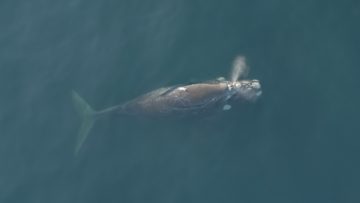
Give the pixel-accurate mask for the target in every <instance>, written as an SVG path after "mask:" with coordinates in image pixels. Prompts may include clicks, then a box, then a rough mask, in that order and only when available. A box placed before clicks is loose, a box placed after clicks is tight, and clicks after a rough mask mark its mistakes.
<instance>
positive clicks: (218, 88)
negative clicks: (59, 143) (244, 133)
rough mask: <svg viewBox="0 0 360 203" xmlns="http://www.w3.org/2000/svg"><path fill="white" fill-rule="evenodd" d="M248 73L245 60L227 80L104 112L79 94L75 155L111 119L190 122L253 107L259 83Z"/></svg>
mask: <svg viewBox="0 0 360 203" xmlns="http://www.w3.org/2000/svg"><path fill="white" fill-rule="evenodd" d="M248 72H249V67H248V66H247V65H246V59H245V57H244V56H237V57H236V58H235V59H234V62H233V67H232V71H231V73H230V76H229V78H228V79H225V78H224V77H219V78H217V79H216V80H211V81H204V82H199V83H193V84H186V85H181V84H180V85H173V86H169V87H162V88H158V89H155V90H153V91H150V92H148V93H145V94H143V95H140V96H138V97H136V98H134V99H131V100H129V101H126V102H123V103H121V104H119V105H115V106H112V107H109V108H105V109H103V110H99V111H96V110H94V109H93V108H92V107H91V106H90V105H89V104H88V103H87V102H86V101H85V100H84V99H83V98H82V97H81V96H80V95H79V94H78V93H77V92H76V91H72V98H73V103H74V105H75V107H76V109H77V111H78V114H79V115H80V117H81V119H82V123H81V126H80V128H79V132H78V136H77V142H76V146H75V154H78V153H79V151H80V149H81V146H82V145H83V144H84V142H85V140H86V138H87V136H88V134H89V132H90V130H91V128H92V126H93V125H94V123H95V121H96V120H97V119H99V118H101V117H106V116H110V115H117V116H134V117H145V118H177V119H181V118H188V117H194V116H199V117H201V116H204V115H209V114H214V113H217V112H221V111H228V110H230V109H231V107H232V105H234V104H242V103H251V102H255V101H256V100H258V98H259V97H260V96H261V95H262V89H261V85H260V81H259V80H257V79H245V78H246V76H247V74H248Z"/></svg>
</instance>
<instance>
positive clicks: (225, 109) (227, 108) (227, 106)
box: [223, 104, 231, 111]
mask: <svg viewBox="0 0 360 203" xmlns="http://www.w3.org/2000/svg"><path fill="white" fill-rule="evenodd" d="M230 109H231V106H230V105H229V104H225V105H224V106H223V110H224V111H228V110H230Z"/></svg>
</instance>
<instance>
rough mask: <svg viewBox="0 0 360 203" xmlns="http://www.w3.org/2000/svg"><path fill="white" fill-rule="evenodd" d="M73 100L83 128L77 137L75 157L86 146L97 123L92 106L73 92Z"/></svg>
mask: <svg viewBox="0 0 360 203" xmlns="http://www.w3.org/2000/svg"><path fill="white" fill-rule="evenodd" d="M72 99H73V102H74V106H75V109H76V110H77V112H78V114H79V116H80V118H81V120H82V121H81V126H80V128H79V132H78V135H77V141H76V146H75V151H74V153H75V155H77V154H78V153H79V151H80V149H81V146H82V145H83V144H84V142H85V140H86V138H87V136H88V134H89V132H90V130H91V128H92V126H93V125H94V122H95V113H96V112H95V111H94V110H93V109H92V108H91V106H90V105H89V104H88V103H87V102H86V101H85V100H84V99H83V98H82V97H81V96H80V95H79V94H78V93H77V92H75V91H72Z"/></svg>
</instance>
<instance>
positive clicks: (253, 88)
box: [230, 80, 262, 102]
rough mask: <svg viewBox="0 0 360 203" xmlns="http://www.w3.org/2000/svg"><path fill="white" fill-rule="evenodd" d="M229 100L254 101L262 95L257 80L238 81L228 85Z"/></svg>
mask: <svg viewBox="0 0 360 203" xmlns="http://www.w3.org/2000/svg"><path fill="white" fill-rule="evenodd" d="M230 88H231V90H232V92H233V96H232V97H231V100H235V101H236V100H240V101H249V102H254V101H256V100H257V99H258V98H259V97H260V96H261V94H262V91H261V85H260V82H259V80H239V81H236V82H233V83H232V84H230Z"/></svg>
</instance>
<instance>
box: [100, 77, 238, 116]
mask: <svg viewBox="0 0 360 203" xmlns="http://www.w3.org/2000/svg"><path fill="white" fill-rule="evenodd" d="M231 95H232V93H231V91H230V90H229V88H228V84H227V83H226V82H218V83H197V84H191V85H176V86H171V87H164V88H159V89H157V90H154V91H151V92H149V93H146V94H144V95H142V96H139V97H137V98H135V99H133V100H130V101H128V102H126V103H124V104H122V105H118V106H115V107H110V108H108V109H105V110H103V111H99V112H97V115H99V116H104V115H107V114H118V115H131V116H140V117H177V118H178V117H186V116H194V115H202V114H208V113H211V112H215V111H218V110H221V109H222V108H223V107H224V105H226V104H227V102H228V100H229V99H230V98H231Z"/></svg>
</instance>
